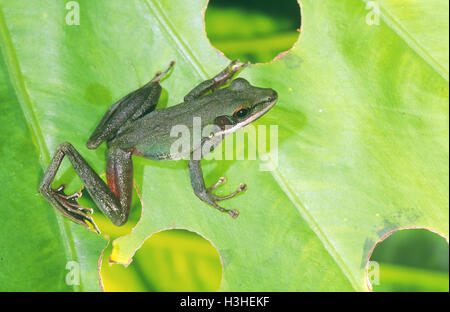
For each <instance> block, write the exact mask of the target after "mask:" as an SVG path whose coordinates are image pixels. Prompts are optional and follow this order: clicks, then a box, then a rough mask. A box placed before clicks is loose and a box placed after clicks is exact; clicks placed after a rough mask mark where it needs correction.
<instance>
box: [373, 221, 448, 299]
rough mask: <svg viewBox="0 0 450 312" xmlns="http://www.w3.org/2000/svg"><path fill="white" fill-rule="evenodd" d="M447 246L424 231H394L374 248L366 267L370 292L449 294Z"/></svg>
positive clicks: (437, 236)
mask: <svg viewBox="0 0 450 312" xmlns="http://www.w3.org/2000/svg"><path fill="white" fill-rule="evenodd" d="M448 268H449V246H448V243H447V242H446V240H445V239H444V238H443V237H442V236H440V235H438V234H436V233H434V232H431V231H429V230H426V229H403V230H399V231H395V232H393V233H392V234H391V235H389V236H387V237H386V238H385V239H384V240H382V241H380V242H378V244H377V245H376V246H375V248H374V250H373V252H372V255H371V257H370V261H369V264H368V268H367V272H366V274H367V281H368V282H369V283H370V284H371V285H372V288H373V291H393V292H394V291H395V292H399V291H446V292H448V291H449V271H448Z"/></svg>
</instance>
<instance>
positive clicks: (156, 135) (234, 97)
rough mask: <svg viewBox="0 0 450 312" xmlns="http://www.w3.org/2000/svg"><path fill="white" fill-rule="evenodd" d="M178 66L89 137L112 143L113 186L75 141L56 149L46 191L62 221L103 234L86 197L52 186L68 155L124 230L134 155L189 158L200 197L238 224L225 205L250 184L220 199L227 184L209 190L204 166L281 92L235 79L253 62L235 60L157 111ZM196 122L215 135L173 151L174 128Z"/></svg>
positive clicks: (93, 144) (120, 105)
mask: <svg viewBox="0 0 450 312" xmlns="http://www.w3.org/2000/svg"><path fill="white" fill-rule="evenodd" d="M174 64H175V62H174V61H172V62H170V65H169V66H168V68H167V69H166V70H165V71H164V72H161V71H158V72H157V73H156V74H155V75H154V77H153V78H152V79H151V80H150V81H149V82H147V83H146V84H144V85H143V86H142V87H139V88H138V89H136V90H134V91H132V92H130V93H129V94H127V95H125V96H124V97H122V98H121V99H119V100H118V101H117V102H115V103H114V104H113V105H112V106H111V107H110V108H109V109H108V110H107V112H106V113H105V115H104V116H103V118H102V119H101V120H100V122H99V124H98V125H97V127H96V128H95V130H94V131H93V133H92V134H91V136H90V137H89V139H88V141H87V143H86V147H87V148H88V149H90V150H94V149H97V148H98V147H99V146H100V145H101V144H103V143H106V146H107V152H106V183H105V181H104V180H103V179H102V178H101V175H98V174H97V173H96V172H95V171H94V170H93V169H92V167H91V166H90V165H89V164H88V163H87V161H86V160H85V159H84V158H83V157H82V156H81V154H80V153H79V152H78V151H77V150H76V149H75V147H74V146H73V145H72V144H71V143H69V142H63V143H61V144H59V145H58V146H57V148H56V151H55V154H54V156H53V158H52V159H51V162H50V165H49V166H48V168H47V170H46V171H45V173H44V176H43V178H42V181H41V183H40V186H39V192H40V194H41V195H42V196H43V197H44V198H45V199H46V200H47V201H48V202H49V203H50V204H51V205H52V206H53V207H54V208H55V209H56V210H57V211H58V212H60V213H61V214H62V215H63V216H65V217H67V218H69V219H71V220H72V221H74V222H76V223H78V224H80V225H83V226H85V227H86V228H88V229H91V230H93V231H96V232H97V233H99V234H100V230H99V228H98V226H97V225H96V224H95V222H94V220H93V218H92V214H93V209H92V208H88V207H83V206H81V205H80V204H79V202H78V199H79V197H80V196H81V195H82V192H81V191H78V192H75V193H73V194H70V195H67V194H66V193H65V191H64V189H65V185H64V184H62V185H61V186H59V187H57V188H53V187H52V184H53V182H54V180H55V177H56V174H57V171H58V169H59V167H60V165H61V162H62V160H63V158H64V157H65V156H67V158H68V159H69V161H70V163H71V164H72V166H73V168H74V170H75V172H76V173H77V175H78V176H79V178H80V179H81V181H82V182H83V187H84V188H85V189H86V190H87V192H88V193H89V195H90V196H91V198H92V200H93V201H94V203H95V204H96V206H97V207H98V208H99V210H100V211H101V212H102V213H103V214H104V215H106V216H107V217H108V218H109V220H111V221H112V223H113V224H115V225H116V226H122V225H124V224H125V223H126V222H127V220H128V217H129V215H130V209H131V201H132V193H133V192H132V191H133V162H132V156H138V157H144V158H147V159H150V160H156V161H175V160H181V159H186V160H188V168H189V176H190V182H191V186H192V189H193V192H194V194H195V195H196V196H197V197H198V198H199V199H200V200H201V201H203V202H205V203H207V204H208V205H210V206H212V207H213V208H215V209H217V210H219V211H221V212H224V213H227V214H229V215H230V216H231V217H232V218H236V217H237V216H238V215H239V212H238V210H236V209H226V208H223V207H222V206H219V205H218V202H220V201H223V200H226V199H230V198H233V197H235V196H236V195H238V194H239V193H242V192H244V191H246V190H247V185H246V184H245V183H240V184H239V187H238V188H237V189H236V190H235V191H234V192H232V193H231V194H229V195H226V196H219V195H216V194H214V192H213V191H214V190H215V189H216V188H217V187H218V186H219V185H221V184H223V183H225V182H226V179H225V178H224V177H220V178H219V179H218V181H217V183H215V184H214V185H212V186H211V187H206V186H205V181H204V177H203V172H202V167H201V160H202V158H204V156H205V155H207V154H208V153H210V152H212V151H213V150H214V149H215V148H216V147H217V146H218V144H220V142H222V140H223V139H224V136H225V135H228V134H230V133H234V132H236V131H238V130H239V129H242V128H243V127H245V126H247V125H249V124H251V123H252V122H254V121H255V120H257V119H258V118H260V117H261V116H263V115H264V114H265V113H267V112H268V111H269V110H270V109H271V108H272V107H273V106H274V105H275V103H276V102H277V100H278V94H277V92H276V91H275V90H273V89H271V88H261V87H256V86H253V85H251V84H250V83H249V82H248V81H247V80H246V79H244V78H240V77H239V78H235V75H236V74H237V73H238V72H239V71H241V70H242V69H243V68H245V67H247V66H249V65H250V63H248V62H247V63H243V62H241V61H239V60H234V61H231V62H230V63H229V64H228V65H227V66H226V67H225V68H224V69H223V70H222V71H220V72H219V73H218V74H217V75H215V76H214V77H213V78H211V79H207V80H205V81H203V82H201V83H199V84H198V85H197V86H195V87H194V88H193V89H192V90H191V91H190V92H188V94H187V95H186V96H185V97H184V99H183V102H181V103H180V104H177V105H173V106H169V107H166V108H160V109H156V106H157V104H158V101H159V98H160V95H161V91H162V87H161V80H162V79H163V78H165V77H166V76H167V75H169V73H171V72H172V69H173V67H174ZM195 118H197V120H200V121H201V125H202V126H205V125H213V128H212V131H211V132H210V133H209V134H208V135H205V136H202V137H201V140H200V141H199V143H198V144H192V145H190V146H189V147H188V148H184V149H180V148H178V149H174V148H173V145H174V143H175V141H176V140H177V139H178V138H177V137H176V136H174V135H173V133H172V132H173V131H171V130H172V129H173V128H174V127H175V126H177V125H184V126H186V127H187V129H189V131H191V132H192V131H193V119H195ZM205 147H206V148H205ZM199 151H200V153H199Z"/></svg>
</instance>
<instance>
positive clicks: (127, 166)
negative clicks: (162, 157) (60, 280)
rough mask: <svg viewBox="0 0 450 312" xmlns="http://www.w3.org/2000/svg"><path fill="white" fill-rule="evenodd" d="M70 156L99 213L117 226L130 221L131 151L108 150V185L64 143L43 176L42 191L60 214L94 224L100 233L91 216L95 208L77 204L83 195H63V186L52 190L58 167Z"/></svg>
mask: <svg viewBox="0 0 450 312" xmlns="http://www.w3.org/2000/svg"><path fill="white" fill-rule="evenodd" d="M64 156H67V157H68V158H69V160H70V162H71V163H72V165H73V167H74V169H75V171H76V172H77V174H78V175H79V177H80V179H81V180H82V181H83V183H84V186H85V188H86V189H87V191H88V192H89V194H90V195H91V197H92V199H93V200H94V202H95V203H96V204H97V206H98V207H99V208H100V210H101V211H102V212H103V213H104V214H105V215H106V216H107V217H108V218H109V219H110V220H111V221H112V222H113V223H114V224H115V225H117V226H120V225H123V224H124V223H125V222H126V221H127V220H128V216H129V213H130V207H131V195H132V181H133V164H132V161H131V152H127V151H123V150H121V149H118V148H111V149H109V150H108V157H107V170H106V177H107V180H108V185H107V184H106V183H105V182H104V181H103V180H102V179H101V178H100V176H98V175H97V173H95V171H94V170H93V169H92V168H91V166H89V164H88V163H87V162H86V161H85V160H84V158H83V157H82V156H81V155H80V154H79V153H78V152H77V150H76V149H75V148H74V147H73V146H72V145H71V144H70V143H67V142H66V143H62V144H60V145H59V146H58V147H57V149H56V153H55V156H54V157H53V159H52V162H51V163H50V166H49V167H48V169H47V171H46V172H45V174H44V178H43V179H42V182H41V185H40V187H39V192H40V193H41V194H42V195H43V196H44V197H45V198H46V199H47V200H48V201H49V202H50V203H51V204H52V205H53V207H55V208H56V209H57V210H58V211H59V212H60V213H61V214H63V215H64V216H66V217H68V218H70V219H72V220H73V221H75V222H76V223H79V224H81V225H84V226H86V227H87V228H89V225H88V223H91V224H92V225H93V226H94V228H95V229H96V231H97V232H99V230H98V228H97V226H96V225H95V223H94V221H93V220H92V218H91V217H90V215H89V214H88V213H89V212H91V213H92V209H89V208H85V207H81V206H80V205H78V201H77V199H78V197H79V196H80V195H81V194H80V193H75V194H73V195H66V194H64V192H63V191H64V186H61V187H59V188H57V189H53V188H52V187H51V185H52V182H53V180H54V179H55V176H56V173H57V171H58V168H59V166H60V164H61V162H62V160H63V158H64Z"/></svg>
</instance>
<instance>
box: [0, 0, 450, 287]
mask: <svg viewBox="0 0 450 312" xmlns="http://www.w3.org/2000/svg"><path fill="white" fill-rule="evenodd" d="M78 3H79V4H80V12H81V16H80V25H72V26H71V25H67V24H66V14H67V13H68V10H66V9H65V2H63V1H61V2H57V1H45V4H43V2H28V3H27V4H24V3H21V2H10V1H0V7H1V10H2V15H1V16H0V19H1V24H0V25H1V34H2V35H1V38H0V39H1V41H0V46H1V48H2V56H3V61H4V63H5V65H4V66H3V67H2V69H4V70H3V72H4V76H5V80H7V81H8V80H9V83H10V87H9V89H8V90H7V91H3V89H2V93H1V96H2V97H4V98H5V99H6V100H7V101H10V102H11V103H13V104H10V106H11V107H12V108H11V109H12V113H11V116H12V117H8V119H6V118H7V117H6V116H2V118H5V119H6V121H5V124H4V125H3V124H2V126H3V127H6V128H7V129H9V131H11V132H12V133H14V134H16V133H20V130H16V129H15V128H16V127H17V128H18V129H21V131H22V133H23V135H20V140H12V139H11V137H12V135H6V136H5V140H6V138H8V139H9V140H10V141H12V142H11V143H10V144H12V143H14V144H16V145H13V147H14V146H17V144H18V146H25V147H26V148H25V150H26V153H22V152H20V153H18V155H17V156H16V158H15V159H14V158H11V157H10V156H9V155H7V154H6V153H3V154H2V160H3V161H5V163H4V164H2V166H5V168H6V169H5V170H2V173H3V172H8V171H7V170H10V169H11V168H13V169H14V173H13V174H14V175H17V176H18V177H19V176H20V175H23V178H19V179H18V180H19V181H21V183H19V182H18V181H16V182H13V183H10V185H9V186H8V187H10V188H11V190H9V189H5V190H2V191H5V192H6V193H7V194H8V195H9V196H2V197H1V198H2V200H3V201H4V202H5V205H2V206H3V207H2V212H3V210H4V209H5V210H6V211H7V213H9V215H12V216H13V217H12V219H14V220H18V219H19V217H22V215H19V212H18V211H20V212H23V211H28V210H33V211H36V212H35V213H36V214H37V215H38V216H39V217H40V218H43V219H45V221H46V222H47V223H44V222H43V221H42V222H41V223H39V220H36V222H37V223H36V225H35V226H36V228H38V229H39V230H40V231H41V232H42V231H43V232H46V231H47V232H48V233H47V235H48V236H50V235H51V236H52V239H53V240H52V242H53V243H54V244H56V245H57V247H59V250H64V248H63V246H64V245H65V244H67V243H69V244H72V245H75V246H78V247H79V248H78V249H77V250H79V252H81V250H82V251H83V252H86V253H87V254H88V255H91V254H92V253H90V251H89V250H92V249H89V246H92V245H95V246H99V245H100V243H99V239H98V238H97V237H95V235H91V233H86V237H83V238H82V241H81V240H79V239H78V236H75V233H77V235H81V233H82V230H84V229H81V230H79V229H78V228H77V227H75V226H74V225H72V224H71V223H68V222H67V221H66V220H64V221H62V220H61V219H60V218H59V217H56V214H55V212H53V211H52V208H51V207H50V205H47V204H46V203H44V202H43V201H42V199H40V197H39V196H38V195H37V191H36V190H37V187H38V184H39V180H40V178H41V176H42V169H43V168H44V167H45V166H46V165H47V164H48V162H49V157H50V155H51V154H52V153H53V151H54V150H55V148H56V146H57V145H58V144H59V143H61V142H63V141H69V142H71V143H72V144H73V145H74V146H75V147H76V148H77V149H78V150H79V151H80V153H81V154H82V155H84V156H86V158H87V160H88V162H90V163H91V164H92V165H93V166H94V168H95V170H96V171H97V172H99V173H101V172H104V166H105V161H104V152H105V147H102V148H100V149H99V150H98V151H96V152H92V151H91V152H89V151H88V150H87V149H86V148H85V147H84V143H85V141H86V139H87V138H88V136H89V134H90V132H92V130H93V129H94V127H95V126H96V124H97V123H98V121H99V120H100V118H101V116H102V115H103V113H104V112H105V111H106V109H107V108H108V107H109V106H110V105H111V104H112V103H113V102H114V100H116V99H118V98H120V97H121V96H123V95H125V94H127V93H128V92H130V91H131V90H133V89H135V88H137V87H138V86H139V85H142V84H143V83H144V82H146V81H147V80H149V79H150V78H151V77H152V76H153V75H154V73H155V72H156V71H157V70H161V69H164V68H165V67H166V66H167V64H168V63H169V61H170V60H175V61H176V62H177V64H176V67H175V70H174V71H173V73H172V74H171V75H170V77H168V79H166V80H164V81H163V87H164V88H165V90H166V91H167V93H166V95H167V97H166V98H165V99H166V100H164V99H163V101H162V103H161V104H162V106H165V105H167V106H171V105H174V104H176V103H179V102H180V101H181V100H182V98H183V96H184V95H185V94H186V93H187V92H188V91H189V90H190V89H191V88H192V87H193V86H194V85H195V84H196V83H198V82H200V81H202V80H204V79H206V78H209V77H211V76H212V75H214V74H215V73H217V72H218V71H219V70H220V69H221V68H222V67H224V66H225V65H226V64H227V63H228V60H226V59H225V58H224V57H223V56H221V55H220V54H219V53H217V52H216V50H215V49H214V48H212V47H211V45H210V44H209V42H208V40H207V38H206V36H205V33H204V30H203V18H202V10H203V9H204V8H205V6H206V1H205V0H191V1H180V2H178V1H177V2H174V1H168V0H167V1H156V0H135V1H126V2H125V1H122V2H118V1H114V2H112V1H78ZM415 3H418V4H423V3H425V1H416V2H415ZM427 3H440V2H439V1H430V0H428V1H427ZM412 5H414V4H412ZM302 8H303V15H302V16H303V19H302V24H303V26H302V31H301V36H300V39H299V40H298V42H297V44H296V47H295V48H294V49H293V50H292V51H291V52H290V53H289V54H287V55H286V56H285V57H283V58H281V59H279V60H277V61H275V62H272V63H270V64H265V65H258V66H252V67H250V68H248V69H246V70H245V71H244V72H243V73H242V74H241V76H243V77H246V78H248V79H249V80H250V81H251V82H252V84H254V85H258V86H262V87H271V88H273V89H275V90H277V91H278V93H279V102H278V104H277V105H276V106H275V107H274V108H273V109H272V110H271V111H270V112H269V113H268V114H267V115H266V116H265V117H264V118H262V119H261V120H260V121H258V124H259V125H263V124H267V125H270V124H275V125H278V155H277V156H278V157H277V158H272V159H271V161H272V163H273V164H275V165H277V167H276V169H275V170H274V171H260V167H259V165H260V162H258V161H253V160H245V161H204V162H203V163H204V172H205V175H206V177H205V178H206V183H207V184H208V185H209V184H212V183H215V182H216V180H217V178H218V177H220V176H222V175H224V176H226V177H227V179H228V182H227V184H226V185H225V186H223V187H222V189H221V190H220V191H223V193H227V192H229V191H230V190H233V189H234V188H235V187H236V186H237V185H238V183H239V182H246V183H247V184H248V187H249V189H248V191H247V192H246V193H245V194H244V195H242V196H239V197H237V198H235V199H232V200H228V201H226V202H224V206H226V207H227V208H230V209H238V210H239V211H240V216H239V218H237V219H236V220H231V219H230V218H229V217H228V216H226V215H223V214H220V213H218V212H217V211H215V210H214V209H211V208H210V207H209V206H207V205H206V204H203V203H202V202H200V201H199V200H198V199H197V198H196V197H195V195H194V194H193V192H192V190H191V186H190V183H189V177H188V172H187V167H186V162H184V161H180V162H152V161H148V160H145V159H140V158H134V164H135V180H136V184H137V186H138V188H139V189H140V191H141V194H142V198H143V202H144V207H143V208H142V209H143V210H142V218H141V220H140V222H139V223H137V225H136V227H135V228H134V230H133V232H132V233H130V234H129V235H126V236H124V237H122V238H120V239H117V240H115V241H114V242H113V247H114V248H113V255H112V259H113V260H116V261H120V262H124V263H128V262H129V261H131V257H132V255H133V253H134V252H135V250H136V249H137V248H138V247H139V246H140V244H141V243H142V242H143V241H144V240H145V238H147V237H148V236H149V235H151V234H152V233H154V232H156V231H159V230H161V229H165V228H171V227H177V228H186V229H190V230H193V231H196V232H198V233H200V234H202V235H203V236H205V237H207V238H208V239H210V240H211V241H212V243H213V244H214V246H216V247H217V249H218V251H219V253H220V255H221V258H222V262H223V282H222V287H221V290H225V291H226V290H232V291H241V290H250V291H264V290H271V291H283V290H284V291H287V290H288V291H296V290H297V291H301V290H308V291H332V290H341V291H349V290H358V291H360V290H367V285H366V281H365V265H366V261H367V258H368V256H369V253H370V250H371V248H372V246H373V245H374V243H375V242H376V241H377V240H379V239H380V237H382V236H383V235H385V234H386V233H388V232H390V231H392V230H395V229H397V228H400V227H427V228H432V229H433V230H435V231H438V232H440V233H442V234H443V235H445V236H447V237H448V204H449V203H448V172H449V170H448V160H449V159H448V74H447V76H446V75H445V70H444V69H445V66H447V73H448V61H447V65H446V64H445V60H442V58H441V57H439V55H443V52H442V50H441V48H440V47H439V46H436V45H433V46H431V45H430V46H429V45H428V42H429V41H427V40H428V39H429V40H432V41H433V42H436V41H437V40H438V39H437V38H439V39H440V40H446V42H447V46H448V32H447V30H443V29H441V28H438V29H434V28H433V29H432V31H431V30H430V32H429V33H425V32H417V31H414V29H413V28H411V27H413V26H415V25H416V24H413V26H408V27H404V28H402V30H404V32H402V33H399V32H398V29H397V28H395V27H393V22H392V19H390V17H392V16H394V17H396V19H395V20H400V21H401V20H402V18H403V16H401V15H399V14H398V13H397V12H398V11H395V10H394V9H391V7H390V6H389V5H385V6H384V8H387V10H388V11H389V13H390V14H385V12H386V11H383V12H384V13H383V14H382V16H381V20H380V23H379V25H368V24H367V23H366V16H367V14H368V13H370V10H367V9H366V3H365V2H364V1H357V0H349V1H326V2H325V1H312V0H305V1H302ZM432 8H433V6H432V5H431V4H430V5H429V6H421V9H422V10H431V9H432ZM385 10H386V9H385ZM400 12H403V11H400ZM426 13H427V14H425V15H424V16H426V17H428V16H431V17H432V18H426V19H425V20H424V21H423V23H424V24H425V25H430V24H431V23H434V22H435V18H436V17H435V16H433V14H432V13H430V11H427V12H426ZM437 18H438V19H439V25H441V24H445V22H441V20H442V18H444V19H447V20H448V13H447V15H446V16H443V15H442V14H441V15H439V16H438V17H437ZM447 23H448V22H447ZM410 25H411V24H410ZM429 29H431V28H429ZM405 32H406V34H408V37H405V36H404V34H405ZM446 34H447V37H445V35H446ZM411 38H414V39H416V40H415V41H411V40H410V39H411ZM418 38H425V39H427V40H419V39H418ZM430 38H431V39H430ZM419 46H420V48H421V49H422V50H419V49H418V47H419ZM420 51H428V54H424V53H420ZM426 55H433V56H434V55H437V56H435V57H433V61H430V59H429V58H427V57H426ZM436 64H438V65H439V66H437V65H436ZM446 77H447V78H446ZM2 85H3V84H2ZM165 101H167V103H165ZM16 120H17V121H16ZM20 120H22V123H20ZM27 126H28V128H27ZM27 131H28V132H27ZM5 133H6V132H5ZM27 134H28V135H27ZM2 135H3V132H2ZM30 138H31V139H30ZM22 140H25V141H22ZM30 140H32V142H30ZM2 143H3V137H2ZM249 144H254V142H250V143H249ZM2 146H3V148H5V146H6V145H5V144H2ZM13 147H9V146H8V151H10V150H11V149H12V148H13ZM19 150H20V149H19V147H17V148H16V149H15V151H19ZM8 153H10V152H8ZM27 153H29V154H30V155H27ZM33 155H34V157H33ZM19 156H20V157H24V159H23V161H22V162H20V161H19V160H20V157H19ZM25 156H28V157H26V158H25ZM17 157H19V158H17ZM27 159H31V163H30V161H27V162H26V163H27V168H20V167H19V163H24V162H25V161H26V160H27ZM37 159H41V161H38V160H37ZM8 161H9V162H11V165H8ZM32 166H34V167H35V170H34V171H33V170H32V168H31V167H32ZM69 168H70V167H69V166H68V165H67V164H66V165H65V167H63V168H62V169H61V174H60V175H59V176H58V182H60V183H62V182H64V183H69V182H70V185H72V188H75V189H76V188H79V185H80V184H79V182H77V181H78V179H77V178H76V176H75V174H74V173H73V170H71V169H69ZM5 175H6V173H4V174H3V175H2V176H5ZM27 177H28V179H26V178H27ZM24 180H25V181H26V183H24V182H23V181H24ZM77 183H78V185H77ZM18 186H20V187H21V189H23V191H22V192H20V195H19V196H20V198H21V200H20V202H21V203H26V202H27V201H26V198H28V197H27V196H29V201H28V202H29V205H27V206H31V207H30V209H28V210H25V208H24V207H23V206H21V205H20V204H15V205H13V204H11V202H12V201H13V200H14V199H12V198H10V197H12V195H10V194H13V193H15V192H17V191H15V190H16V189H17V187H18ZM2 195H3V193H2ZM22 196H23V199H22ZM37 198H38V199H37ZM31 208H33V209H31ZM38 212H39V213H38ZM26 218H29V219H27V220H28V223H24V226H22V225H20V226H19V225H17V224H19V223H18V222H12V221H6V219H4V220H5V221H4V222H3V223H5V224H7V225H6V227H3V228H2V231H6V232H5V234H6V233H12V232H14V229H15V227H18V228H19V229H21V230H20V231H19V234H17V235H19V236H20V234H22V233H24V232H27V233H28V230H31V231H32V230H33V229H34V227H31V226H30V224H34V223H33V222H34V220H35V218H31V216H27V217H26ZM51 222H53V223H52V224H54V225H53V228H52V227H51V226H50V225H48V223H51ZM58 224H62V225H64V229H66V227H69V229H68V230H64V231H63V230H61V229H62V228H61V227H58V226H57V225H58ZM51 229H53V230H51ZM36 230H37V229H35V231H36ZM49 233H50V234H49ZM65 233H70V234H72V237H73V239H70V238H69V239H66V238H65V236H64V234H65ZM5 234H4V233H3V232H2V235H1V237H2V238H1V239H3V240H4V239H5V238H4V237H5ZM33 234H34V233H31V235H30V234H27V236H26V237H27V239H28V240H29V242H28V243H27V244H29V245H30V246H31V247H30V248H32V247H35V246H36V243H35V242H34V241H33V240H36V239H38V238H36V235H33ZM39 234H40V233H39ZM20 237H23V235H22V236H20ZM30 237H31V238H30ZM13 238H15V237H13ZM8 239H11V237H8ZM16 241H17V240H11V241H8V245H6V246H7V248H6V249H3V241H0V242H1V243H2V245H1V246H2V252H3V250H5V254H6V255H8V256H9V255H11V258H12V259H13V261H14V262H15V263H14V265H16V266H23V267H26V266H27V265H28V264H29V265H30V268H33V269H32V270H33V271H36V272H39V274H42V272H45V271H43V268H42V267H40V266H41V265H42V264H41V263H39V264H36V263H35V262H34V261H33V262H31V260H30V259H28V258H25V259H21V257H20V254H19V253H20V252H22V249H21V248H17V244H16ZM19 241H20V242H23V241H24V239H23V238H22V239H20V240H19ZM12 244H14V247H15V249H16V250H12ZM88 245H89V246H88ZM40 246H41V245H40ZM94 249H95V248H94ZM24 250H26V249H24ZM97 250H98V248H97ZM35 251H36V250H34V252H35ZM39 251H42V250H41V249H39ZM60 255H61V257H60V258H59V259H57V261H56V260H55V261H54V262H57V263H63V262H64V261H66V259H67V255H65V254H64V253H63V252H61V253H60ZM0 256H1V255H0ZM52 256H54V257H56V256H55V255H53V254H52ZM86 257H87V258H88V257H89V256H86ZM61 259H62V260H61ZM27 261H29V262H27ZM3 262H4V261H3ZM0 265H2V267H1V269H0V274H3V275H4V274H5V273H4V272H6V270H5V269H4V267H3V266H4V263H2V262H0ZM10 265H12V264H10ZM38 265H39V267H38ZM50 267H51V268H52V269H54V270H58V269H59V266H58V264H56V265H55V264H53V265H50ZM93 267H94V266H93V265H90V266H89V268H90V269H86V272H92V271H91V270H92V269H93ZM58 272H59V273H60V274H62V273H61V271H58ZM65 272H67V271H65ZM65 272H64V273H65ZM35 274H38V273H35ZM3 275H0V278H1V279H3ZM51 277H52V278H53V276H51ZM49 283H50V285H55V284H53V283H52V282H51V281H50V282H49ZM29 287H30V288H32V289H34V288H33V287H35V286H34V285H30V286H29ZM42 287H43V288H45V287H44V286H42ZM11 288H14V286H11ZM49 288H50V287H49Z"/></svg>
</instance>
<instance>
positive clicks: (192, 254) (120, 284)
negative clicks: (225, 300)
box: [101, 229, 222, 291]
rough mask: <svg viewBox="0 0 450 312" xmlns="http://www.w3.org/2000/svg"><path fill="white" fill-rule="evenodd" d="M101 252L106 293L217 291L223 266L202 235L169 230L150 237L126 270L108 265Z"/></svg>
mask: <svg viewBox="0 0 450 312" xmlns="http://www.w3.org/2000/svg"><path fill="white" fill-rule="evenodd" d="M111 245H112V244H110V246H108V248H107V250H105V252H104V253H103V263H102V268H101V276H102V281H103V286H104V290H105V291H218V290H219V287H220V284H221V280H222V263H221V261H220V256H219V253H218V252H217V250H216V248H215V247H214V246H213V245H212V244H211V242H209V241H208V240H207V239H205V238H204V237H202V236H201V235H199V234H197V233H195V232H190V231H187V230H180V229H171V230H165V231H161V232H158V233H155V234H153V235H152V236H150V237H149V238H148V239H147V240H146V241H145V242H144V244H142V246H141V247H140V248H139V249H138V250H137V251H136V253H135V255H134V256H133V261H132V262H131V263H130V265H129V266H128V267H124V266H123V265H121V264H110V263H108V258H109V255H110V254H111V251H112V246H111Z"/></svg>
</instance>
